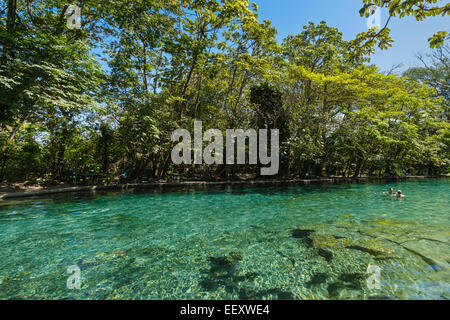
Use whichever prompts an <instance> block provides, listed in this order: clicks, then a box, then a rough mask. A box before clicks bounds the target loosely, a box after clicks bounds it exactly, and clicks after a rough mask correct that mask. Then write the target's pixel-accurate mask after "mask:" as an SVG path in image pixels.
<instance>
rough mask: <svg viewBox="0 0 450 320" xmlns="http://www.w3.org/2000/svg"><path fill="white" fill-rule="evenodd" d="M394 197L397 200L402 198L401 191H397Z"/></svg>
mask: <svg viewBox="0 0 450 320" xmlns="http://www.w3.org/2000/svg"><path fill="white" fill-rule="evenodd" d="M395 196H396V197H397V198H404V197H405V196H404V195H403V194H402V190H398V191H397V193H396V194H395Z"/></svg>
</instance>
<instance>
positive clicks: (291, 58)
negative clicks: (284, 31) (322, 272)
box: [0, 0, 449, 181]
mask: <svg viewBox="0 0 450 320" xmlns="http://www.w3.org/2000/svg"><path fill="white" fill-rule="evenodd" d="M423 2H424V3H429V4H430V3H434V2H433V1H423ZM0 3H1V4H2V5H3V4H4V6H2V7H5V8H6V9H5V10H4V11H0V61H1V63H0V93H1V94H0V147H1V151H2V153H1V156H0V181H2V180H7V181H24V180H34V179H40V180H41V181H42V179H48V180H57V181H59V180H65V181H67V180H68V172H69V171H72V170H76V171H78V172H80V173H91V174H92V173H96V174H101V175H102V177H103V181H112V180H113V179H114V178H117V177H118V176H119V175H121V174H122V173H124V172H127V179H132V180H134V179H137V178H139V177H142V176H143V175H144V173H145V175H146V176H147V177H148V176H149V175H150V176H151V178H153V179H163V178H167V177H169V176H170V175H171V174H173V173H179V174H184V175H191V174H198V175H203V176H209V177H211V176H217V175H222V176H226V175H227V174H236V173H239V172H241V173H256V172H258V170H257V167H253V166H243V167H237V166H234V167H232V168H229V167H224V166H218V167H213V168H211V167H207V166H191V167H188V166H181V167H175V166H173V165H172V163H171V161H170V153H171V150H172V147H173V142H171V141H170V135H171V133H172V132H173V130H175V129H177V128H179V127H182V128H186V129H189V130H191V131H192V126H193V123H194V120H202V121H203V127H204V129H205V130H206V129H210V128H218V129H221V130H226V129H229V128H265V127H267V128H277V129H280V135H281V141H280V142H281V167H282V168H281V171H280V174H281V175H286V176H310V177H311V176H318V175H346V176H348V175H360V174H380V175H381V174H389V175H395V174H406V173H422V174H425V173H440V172H446V170H448V167H449V126H448V101H449V100H448V99H449V97H448V80H449V78H448V77H449V75H448V55H446V54H448V49H446V48H447V47H446V46H441V47H440V48H439V49H437V50H436V51H435V52H436V54H437V56H434V60H433V61H434V62H433V63H432V64H431V66H425V67H423V68H413V69H410V70H408V72H407V73H406V74H405V77H398V76H395V75H384V74H382V73H380V72H379V71H378V70H377V69H376V68H375V67H373V66H367V63H368V62H369V59H368V53H369V52H370V51H371V50H373V47H374V46H375V45H376V44H377V43H378V44H379V45H380V46H381V47H382V48H387V47H389V46H390V44H391V43H392V39H390V37H389V29H388V28H387V27H385V28H383V29H382V30H379V31H378V33H377V34H371V33H366V34H363V35H359V36H358V37H357V39H356V40H354V41H345V40H343V38H342V34H341V32H339V30H337V29H336V28H333V27H330V26H328V25H327V24H326V22H321V23H320V24H317V25H316V24H314V23H312V22H311V23H309V24H308V25H307V26H305V27H304V28H303V30H302V31H301V32H300V33H299V34H297V35H290V36H288V37H286V39H284V40H283V42H282V45H280V44H278V43H277V41H276V38H275V37H276V34H277V31H276V29H275V28H274V27H273V26H272V25H271V22H270V21H268V20H265V21H262V22H260V21H258V13H257V10H258V8H257V5H255V4H250V2H249V1H247V0H222V1H218V0H183V1H177V0H171V1H166V0H137V1H125V0H113V1H104V0H89V1H80V2H78V5H79V6H80V7H81V9H82V16H83V19H82V29H81V30H69V29H68V28H67V26H66V17H65V12H66V10H67V3H66V2H64V1H59V0H52V1H30V0H25V1H15V0H3V1H0ZM370 3H375V4H378V5H381V3H379V1H372V2H369V1H364V4H365V8H367V6H368V5H370ZM385 5H386V6H388V7H389V9H390V10H391V14H392V16H393V17H400V18H401V17H403V16H405V15H408V14H411V15H414V16H415V17H416V19H418V20H422V19H424V18H426V17H429V16H433V15H446V14H448V5H446V6H445V7H443V8H440V9H439V8H428V7H424V8H420V7H418V2H417V1H390V2H389V3H385ZM419 6H420V4H419ZM361 13H362V14H365V11H364V10H363V11H361ZM443 37H445V33H438V34H437V35H436V36H435V37H434V38H433V39H432V40H431V43H432V44H433V45H439V44H440V43H442V42H441V39H442V38H443ZM445 50H447V51H445ZM100 58H101V59H100ZM100 61H101V62H100ZM127 169H129V170H127Z"/></svg>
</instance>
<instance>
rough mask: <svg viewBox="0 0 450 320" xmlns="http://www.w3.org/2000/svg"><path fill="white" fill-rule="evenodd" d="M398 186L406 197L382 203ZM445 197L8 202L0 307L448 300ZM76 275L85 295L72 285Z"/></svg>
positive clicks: (379, 191) (289, 193)
mask: <svg viewBox="0 0 450 320" xmlns="http://www.w3.org/2000/svg"><path fill="white" fill-rule="evenodd" d="M391 185H392V186H393V187H394V188H395V189H402V190H403V192H404V194H406V196H407V197H406V198H404V199H401V200H397V199H393V198H390V197H387V196H385V195H384V193H385V192H386V191H387V190H388V188H389V186H391ZM449 191H450V190H449V183H448V179H440V180H429V181H419V182H401V183H391V184H347V185H314V186H313V185H311V186H302V187H283V188H282V187H277V188H259V189H258V188H255V189H236V190H233V189H229V188H228V189H225V190H212V191H192V190H191V191H183V192H171V193H156V192H153V193H139V194H133V193H127V194H121V193H107V194H106V193H104V194H103V193H102V194H96V195H92V194H83V195H58V196H55V197H52V198H40V199H27V200H19V201H10V202H6V201H4V202H0V234H1V238H0V256H1V257H2V259H0V298H2V299H8V298H25V299H448V298H449V296H450V285H449V281H450V273H449V270H450V269H449V262H450V249H449V245H448V244H449V238H450V233H449V232H450V229H449V225H450V219H449V218H450V214H449V210H448V208H449V194H450V192H449ZM71 265H77V266H78V267H79V268H80V270H81V290H69V289H67V288H66V281H67V278H68V277H69V275H68V274H67V273H66V270H67V268H68V267H69V266H71ZM369 265H375V266H379V267H380V269H381V274H380V280H381V282H380V286H381V289H379V290H376V289H373V290H370V289H369V288H368V286H367V279H368V277H369V275H368V274H367V269H368V266H369Z"/></svg>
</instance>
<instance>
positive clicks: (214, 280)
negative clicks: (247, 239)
mask: <svg viewBox="0 0 450 320" xmlns="http://www.w3.org/2000/svg"><path fill="white" fill-rule="evenodd" d="M242 260H243V255H242V253H240V252H232V253H230V254H229V255H227V256H225V257H210V258H209V265H210V268H209V270H203V271H202V274H203V276H202V280H201V281H200V286H201V287H202V288H203V289H204V290H206V291H208V292H212V291H217V290H218V289H219V288H221V287H222V288H224V289H225V291H226V292H227V293H228V294H237V296H238V298H239V299H240V300H254V299H262V298H264V297H268V296H270V295H272V297H273V298H274V299H280V300H292V299H294V297H293V295H292V293H290V292H286V291H282V290H280V289H277V288H271V289H267V290H261V291H256V290H252V289H249V288H245V287H241V286H239V283H241V282H246V281H252V280H254V279H255V278H256V277H257V276H258V274H257V273H254V272H251V273H247V274H243V275H239V271H238V269H237V265H238V264H239V262H240V261H242Z"/></svg>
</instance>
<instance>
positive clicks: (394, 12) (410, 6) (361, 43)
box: [354, 0, 450, 53]
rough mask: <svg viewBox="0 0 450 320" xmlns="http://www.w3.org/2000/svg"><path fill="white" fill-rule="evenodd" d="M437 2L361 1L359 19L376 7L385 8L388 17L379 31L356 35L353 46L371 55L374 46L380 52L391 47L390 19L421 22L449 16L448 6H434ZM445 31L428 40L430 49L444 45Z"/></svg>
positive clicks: (409, 0)
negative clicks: (406, 18)
mask: <svg viewBox="0 0 450 320" xmlns="http://www.w3.org/2000/svg"><path fill="white" fill-rule="evenodd" d="M438 2H439V0H363V4H364V6H363V7H362V8H361V10H360V11H359V13H360V15H361V17H369V15H370V10H369V9H370V8H371V7H372V6H374V5H375V6H378V7H380V8H386V9H387V10H388V13H389V16H388V18H387V22H386V24H385V25H384V27H382V28H381V29H380V30H378V31H377V30H369V31H368V32H363V33H360V34H358V35H357V37H356V39H355V40H354V45H355V46H356V47H359V48H360V49H361V50H363V51H364V52H366V53H373V52H374V46H375V45H378V47H379V48H380V49H382V50H385V49H388V48H389V47H391V46H392V43H393V42H394V40H393V39H392V38H391V36H390V32H391V30H390V29H389V28H388V25H389V22H390V20H391V19H392V18H398V19H402V18H404V17H406V16H412V17H414V18H415V19H416V20H417V21H423V20H425V19H427V18H430V17H436V16H443V17H444V16H446V15H449V14H450V4H449V3H447V4H445V5H436V3H438ZM447 34H448V32H447V31H438V32H436V33H435V34H434V35H433V36H432V37H430V38H429V39H428V42H429V44H430V47H431V48H438V47H440V46H441V45H443V44H444V40H445V38H446V36H447Z"/></svg>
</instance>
